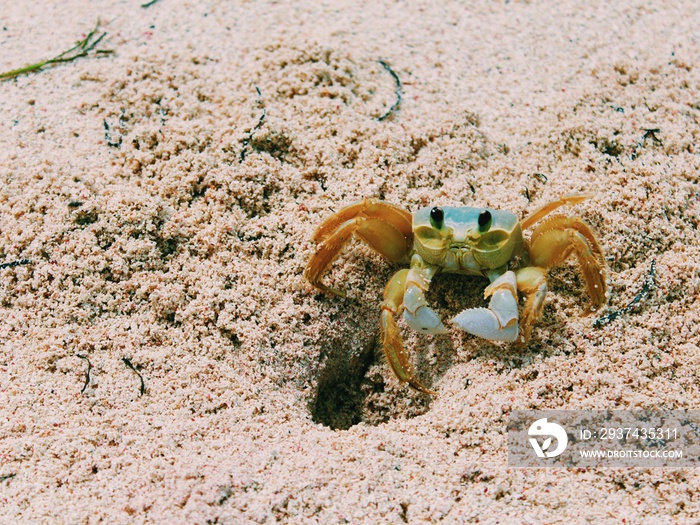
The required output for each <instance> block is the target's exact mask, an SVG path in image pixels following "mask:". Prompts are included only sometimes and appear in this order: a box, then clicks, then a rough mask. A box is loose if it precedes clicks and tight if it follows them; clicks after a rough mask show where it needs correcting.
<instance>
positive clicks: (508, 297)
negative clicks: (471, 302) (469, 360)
mask: <svg viewBox="0 0 700 525" xmlns="http://www.w3.org/2000/svg"><path fill="white" fill-rule="evenodd" d="M487 297H491V301H490V302H489V307H488V308H469V309H467V310H464V311H463V312H461V313H460V314H458V315H456V316H455V317H454V319H452V322H453V323H455V324H456V325H457V326H459V327H460V328H462V329H463V330H465V331H467V332H469V333H470V334H473V335H476V336H478V337H483V338H484V339H488V340H490V341H515V340H516V339H517V337H518V296H517V282H516V278H515V273H513V272H510V271H509V272H506V273H504V274H503V275H501V276H500V277H498V278H497V279H496V280H494V281H493V282H492V283H491V284H490V285H489V286H488V287H487V288H486V291H485V292H484V298H487Z"/></svg>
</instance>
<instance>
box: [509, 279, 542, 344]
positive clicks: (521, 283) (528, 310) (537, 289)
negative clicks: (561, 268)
mask: <svg viewBox="0 0 700 525" xmlns="http://www.w3.org/2000/svg"><path fill="white" fill-rule="evenodd" d="M515 278H516V279H517V282H518V291H520V292H523V294H525V308H523V313H522V316H521V317H522V323H521V326H522V333H521V335H520V341H521V342H523V343H527V342H528V341H529V340H530V334H531V333H532V326H533V325H534V324H535V323H536V322H537V321H539V319H540V317H542V309H543V308H544V298H545V297H546V295H547V272H546V271H545V270H543V269H542V268H538V267H536V266H527V267H525V268H521V269H520V270H518V271H517V272H516V273H515Z"/></svg>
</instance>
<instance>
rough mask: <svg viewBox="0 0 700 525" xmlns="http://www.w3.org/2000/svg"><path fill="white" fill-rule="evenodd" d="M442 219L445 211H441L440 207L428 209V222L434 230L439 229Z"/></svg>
mask: <svg viewBox="0 0 700 525" xmlns="http://www.w3.org/2000/svg"><path fill="white" fill-rule="evenodd" d="M444 220H445V212H444V211H442V208H440V207H439V206H435V207H434V208H433V209H432V210H430V224H431V225H432V226H433V228H435V229H436V230H441V229H442V224H443V222H444Z"/></svg>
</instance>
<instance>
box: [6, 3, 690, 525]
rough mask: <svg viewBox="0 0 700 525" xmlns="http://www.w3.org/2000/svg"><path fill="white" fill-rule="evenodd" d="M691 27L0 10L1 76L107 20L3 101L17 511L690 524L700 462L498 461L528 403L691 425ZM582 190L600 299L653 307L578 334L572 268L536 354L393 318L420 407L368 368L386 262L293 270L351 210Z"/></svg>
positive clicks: (590, 11)
mask: <svg viewBox="0 0 700 525" xmlns="http://www.w3.org/2000/svg"><path fill="white" fill-rule="evenodd" d="M697 7H698V6H697V2H695V1H685V2H683V1H676V2H670V1H667V2H665V1H662V0H649V1H625V2H574V1H564V2H544V1H533V2H526V1H522V2H516V1H512V2H486V1H482V2H478V1H477V2H466V3H456V2H445V3H438V2H421V3H419V2H412V3H407V2H363V3H358V2H350V1H334V2H325V3H320V2H313V1H309V0H306V1H300V2H287V1H281V2H269V3H264V2H258V1H249V2H219V1H205V2H177V1H175V0H161V1H160V2H157V3H156V4H154V5H152V6H151V7H148V8H142V7H140V6H139V3H138V1H134V2H125V1H112V2H108V1H102V2H86V1H79V0H66V1H64V2H45V3H32V2H9V1H4V2H2V5H0V71H6V70H10V69H14V68H16V67H20V66H23V65H25V64H29V63H32V62H36V61H38V60H42V59H46V58H49V57H51V56H54V55H56V54H58V53H60V52H61V51H63V50H64V49H66V48H67V47H69V46H70V45H71V43H72V42H74V41H76V40H78V39H80V38H83V36H84V35H85V34H86V33H87V32H88V31H89V30H90V29H92V27H93V26H94V24H95V22H96V21H97V20H98V19H99V20H100V21H101V28H102V30H104V31H106V32H107V33H108V35H107V37H106V38H105V40H104V41H103V42H101V43H100V49H103V50H113V53H112V54H108V55H104V56H101V57H95V56H91V57H89V58H82V59H80V60H77V61H75V62H72V63H68V64H61V65H57V66H56V67H53V68H47V69H46V70H44V71H42V72H39V73H35V74H31V75H25V76H21V77H19V78H17V79H16V80H10V81H6V82H2V83H0V116H1V117H2V118H0V144H2V147H1V148H0V177H1V179H0V180H1V181H2V185H1V186H0V263H2V262H10V261H13V260H19V259H24V258H26V259H29V260H30V261H31V264H27V265H22V266H18V267H14V268H6V269H3V270H0V479H1V480H2V481H0V522H2V523H71V524H74V523H98V522H102V523H118V522H120V523H175V524H177V523H183V524H205V523H220V524H223V523H227V524H228V523H230V524H234V523H235V524H237V523H323V524H332V523H368V524H370V523H398V524H401V523H437V522H442V523H477V522H478V523H529V524H538V523H626V524H630V523H632V524H639V523H649V524H652V523H653V524H671V523H681V524H683V523H697V520H698V519H699V518H698V516H699V515H700V495H699V494H700V490H699V489H700V472H698V470H693V469H685V470H684V469H660V468H654V469H652V468H648V469H643V468H638V469H619V468H618V469H613V468H605V469H578V470H561V469H560V470H547V469H529V470H525V469H516V468H508V467H507V466H506V461H507V451H506V422H507V418H508V414H509V413H510V412H511V411H513V410H517V409H526V408H537V409H555V408H556V409H582V408H596V409H600V408H620V409H621V408H629V407H665V408H673V409H683V408H686V409H691V408H698V403H699V401H700V391H699V389H698V384H699V378H698V373H699V372H698V370H700V351H699V349H698V343H699V339H700V334H699V329H700V328H699V327H700V322H699V320H698V308H699V306H700V302H699V300H698V296H699V295H700V237H699V236H698V222H699V220H700V218H699V215H700V191H699V190H698V173H699V169H700V156H699V155H698V141H699V140H700V45H699V44H700V42H699V40H700V32H699V31H698V28H699V27H700V15H699V14H698V13H699V11H698V9H697ZM379 59H382V60H384V61H386V62H387V63H388V64H390V66H391V68H392V69H393V70H394V71H395V72H396V74H397V75H398V76H399V77H400V79H401V81H402V83H403V99H402V102H401V104H400V106H399V108H398V111H396V112H395V113H394V114H393V115H392V116H391V117H390V118H388V119H386V120H384V121H381V122H380V121H378V120H377V117H379V116H380V115H382V114H383V113H384V112H385V111H386V110H387V109H388V108H389V107H391V105H392V104H393V103H394V101H395V95H394V89H395V85H394V80H393V78H392V77H391V75H390V74H389V73H388V72H387V71H386V70H385V69H384V68H383V67H382V66H381V65H380V63H379ZM256 88H257V89H259V90H260V95H258V93H257V91H256ZM263 111H264V112H265V118H264V120H263V121H262V123H261V125H260V126H259V128H258V129H256V130H255V132H254V133H252V137H251V130H253V129H254V128H255V126H256V124H257V123H258V122H260V118H261V115H262V113H263ZM105 123H106V125H107V126H108V127H109V136H106V134H105V127H104V126H105ZM649 129H658V131H657V132H654V134H653V136H652V135H650V134H649V133H648V132H647V131H645V130H649ZM108 142H111V143H113V144H117V143H120V147H116V146H115V145H112V146H110V145H109V144H108ZM244 149H245V153H244V154H243V155H242V151H243V150H244ZM242 156H243V157H244V158H243V161H242V162H241V157H242ZM536 174H542V175H544V177H542V176H540V175H536ZM526 188H527V192H528V194H529V197H530V201H528V199H527V198H526V194H525V193H526V191H525V190H526ZM576 192H591V193H594V194H595V197H594V198H593V199H591V200H590V201H587V202H585V203H583V204H581V205H578V206H575V207H573V208H570V209H568V210H566V212H567V213H570V214H575V215H580V216H581V217H583V218H584V219H585V220H586V221H587V222H588V223H590V224H591V225H592V226H593V228H594V229H595V230H596V232H597V233H598V235H599V238H600V241H601V243H602V245H603V247H604V250H605V252H606V256H607V257H608V261H609V282H610V287H611V292H612V295H611V300H610V308H611V309H613V308H620V307H622V306H624V305H625V304H627V303H628V302H629V301H630V300H631V299H632V298H633V297H634V296H635V295H636V294H637V293H638V292H639V291H640V289H641V286H642V283H643V280H644V276H645V275H646V272H647V271H648V268H649V265H650V263H651V261H652V260H656V262H657V285H656V287H655V289H654V291H653V293H652V294H651V296H650V297H648V298H647V299H646V300H645V301H644V302H643V303H642V304H641V305H640V307H639V308H638V309H636V310H634V311H633V312H631V313H630V314H629V315H626V316H623V317H621V318H619V319H617V320H616V321H614V322H612V323H610V324H609V325H607V326H605V327H603V328H600V329H597V330H596V329H593V328H592V318H591V317H581V316H580V313H581V311H582V309H583V308H584V307H585V305H586V302H587V297H586V292H585V291H584V288H583V282H582V280H581V277H580V274H579V272H578V269H577V268H576V266H575V265H574V263H569V264H565V265H564V266H562V267H561V268H560V269H557V270H554V271H552V272H551V274H550V275H551V279H550V285H551V293H550V295H549V297H548V300H547V304H546V307H545V311H544V319H543V321H542V322H541V323H540V324H539V325H538V326H537V327H536V328H535V330H534V334H533V340H532V341H531V343H530V344H529V346H528V347H527V348H524V349H523V348H517V347H513V346H510V345H505V344H493V343H488V342H485V341H483V340H479V339H476V338H474V337H472V336H469V335H467V334H465V333H462V332H459V331H458V330H456V329H452V330H451V331H450V334H449V336H441V337H426V336H420V335H416V334H414V333H411V332H409V331H408V329H407V328H406V326H405V325H402V330H403V334H404V337H405V343H406V346H407V348H408V349H409V351H410V352H411V354H412V356H413V360H414V363H415V364H416V368H417V371H418V374H419V377H420V378H421V380H422V381H423V382H424V383H425V384H426V385H427V386H429V387H431V388H433V389H435V390H437V391H438V395H437V396H436V397H435V398H433V399H430V398H428V397H427V396H425V395H422V394H419V393H416V392H414V391H412V390H410V389H409V388H407V387H406V386H405V385H402V384H400V383H399V382H398V381H397V380H396V379H395V378H394V377H393V376H392V374H391V371H390V370H389V368H388V366H387V365H386V363H384V362H383V360H382V359H381V358H380V354H381V348H380V345H379V344H378V315H379V303H380V301H381V292H382V289H383V287H384V285H385V284H386V282H387V280H388V278H389V276H390V275H391V274H392V272H393V271H395V270H396V267H395V266H392V265H391V264H388V263H387V262H385V261H384V260H382V259H381V258H380V257H378V256H376V255H374V254H372V253H371V252H370V251H369V249H367V248H366V247H364V246H362V245H360V244H359V243H354V244H352V246H351V249H350V250H349V251H347V252H346V253H345V254H343V255H342V256H341V257H340V258H339V259H338V260H337V262H336V263H335V264H334V266H333V268H332V270H331V271H330V272H329V274H328V275H327V277H326V279H327V281H328V282H329V283H330V284H332V285H333V286H337V287H339V288H343V289H345V290H347V292H348V296H349V299H346V300H342V299H337V298H332V297H327V296H324V295H322V294H319V293H317V292H315V291H314V290H312V289H311V287H310V286H309V285H308V283H306V282H305V281H304V279H303V277H302V271H303V269H304V267H305V265H306V262H307V260H308V258H309V257H310V255H311V254H312V252H313V249H314V247H313V245H312V244H311V243H310V241H309V239H310V236H311V235H312V233H313V231H314V229H315V228H316V226H317V225H318V224H319V223H320V221H321V220H323V219H324V218H326V217H327V216H329V215H330V214H331V213H333V210H338V209H339V208H340V207H342V206H343V205H345V204H348V203H351V202H354V201H356V200H358V199H361V198H363V197H381V198H383V199H386V200H387V201H390V202H392V203H395V204H399V205H401V206H405V207H406V208H407V209H409V210H415V209H417V208H419V207H421V206H424V205H427V204H429V203H441V204H444V205H455V204H464V205H474V206H481V205H488V206H491V207H497V208H504V209H509V210H512V211H514V212H516V213H517V214H519V215H520V216H525V215H526V214H527V213H528V212H530V211H532V210H533V209H535V208H536V207H537V206H539V205H540V204H543V203H545V202H547V201H549V200H552V199H554V198H557V197H559V196H561V195H565V194H568V193H576ZM484 286H485V283H484V282H483V281H482V280H480V279H476V278H467V277H444V278H442V277H441V278H438V279H436V282H435V283H434V286H433V287H432V289H431V292H430V293H429V295H428V299H429V301H430V302H431V304H433V305H435V307H436V308H437V309H438V311H439V312H440V314H441V315H442V316H443V317H444V318H445V319H450V318H451V317H452V316H454V315H455V314H456V313H457V312H459V311H460V310H462V309H463V308H467V307H473V306H481V305H482V304H483V299H482V293H483V288H484ZM78 354H80V355H83V356H85V357H87V358H88V359H89V360H90V363H91V365H92V371H91V377H90V382H89V384H88V385H87V387H86V388H85V391H84V392H83V393H81V389H82V388H83V384H84V382H85V372H86V369H87V362H86V361H85V360H83V359H80V358H78V357H77V355H78ZM123 358H127V359H129V360H130V362H131V363H133V364H134V366H135V367H136V368H137V370H138V371H139V372H140V373H141V374H142V376H143V378H144V381H145V386H146V393H145V395H143V396H141V395H140V394H139V378H138V377H137V375H136V374H135V373H134V372H133V371H132V370H130V369H129V368H127V367H126V366H125V364H124V362H123V361H122V359H123Z"/></svg>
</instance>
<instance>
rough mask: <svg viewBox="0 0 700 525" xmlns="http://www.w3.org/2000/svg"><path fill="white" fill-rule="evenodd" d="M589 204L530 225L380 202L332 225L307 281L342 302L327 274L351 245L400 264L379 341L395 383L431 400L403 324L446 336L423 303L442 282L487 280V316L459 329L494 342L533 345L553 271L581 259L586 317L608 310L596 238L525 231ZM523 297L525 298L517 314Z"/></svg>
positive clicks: (468, 317)
mask: <svg viewBox="0 0 700 525" xmlns="http://www.w3.org/2000/svg"><path fill="white" fill-rule="evenodd" d="M590 197H591V195H567V196H564V197H562V198H560V199H558V200H555V201H553V202H550V203H548V204H545V205H543V206H541V207H540V208H538V209H537V210H535V211H534V212H533V213H532V214H531V215H529V216H528V217H527V218H525V219H524V220H522V221H520V220H518V217H517V216H516V215H515V214H514V213H512V212H510V211H506V210H495V209H490V208H472V207H448V206H427V207H425V208H422V209H420V210H418V211H416V212H415V213H413V214H411V213H409V212H408V211H406V210H404V209H402V208H400V207H399V206H396V205H394V204H390V203H388V202H385V201H381V200H379V199H364V200H362V201H360V202H357V203H355V204H351V205H349V206H347V207H345V208H343V209H341V210H340V211H338V212H337V213H334V214H333V215H331V216H330V217H329V218H327V219H326V220H325V221H324V222H323V223H322V224H321V225H320V226H319V227H318V229H317V230H316V233H315V234H314V236H313V238H312V240H313V241H314V243H316V244H317V245H318V246H317V249H316V251H315V252H314V254H313V255H312V256H311V259H310V260H309V262H308V264H307V266H306V269H305V271H304V276H305V277H306V279H307V280H308V281H309V282H310V283H311V284H312V285H313V286H314V287H316V288H318V289H319V290H322V291H323V292H326V293H329V294H333V295H338V296H341V297H345V293H344V292H342V291H340V290H336V289H334V288H331V287H329V286H327V285H325V284H324V283H323V282H322V281H321V277H322V276H323V274H324V272H325V271H326V270H327V269H328V267H329V266H330V265H331V263H332V262H333V260H334V259H335V258H336V257H337V256H338V255H339V254H340V252H341V251H342V249H343V247H344V246H345V245H346V244H347V243H348V241H350V239H351V238H352V237H353V235H354V236H355V237H357V238H359V239H361V240H363V241H364V242H366V243H367V244H369V246H370V247H371V248H372V249H373V250H374V251H376V252H378V253H379V254H381V255H382V256H384V257H385V258H386V259H388V260H389V261H392V262H394V263H401V264H408V265H409V268H404V269H401V270H399V271H397V272H396V273H395V274H394V275H393V276H392V277H391V279H390V280H389V283H388V284H387V286H386V288H385V290H384V300H383V301H382V304H381V313H380V328H381V341H382V346H383V349H384V353H385V355H386V359H387V362H388V363H389V366H390V367H391V369H392V370H393V371H394V374H395V375H396V377H397V378H398V379H399V380H400V381H402V382H405V383H408V384H409V385H410V386H411V387H413V388H414V389H416V390H418V391H420V392H424V393H427V394H435V392H433V391H431V390H429V389H427V388H426V387H425V386H423V384H422V383H421V382H420V381H419V380H418V379H417V378H416V373H415V371H414V368H413V366H412V365H411V362H410V360H409V357H408V354H407V352H406V350H405V348H404V345H403V341H402V338H401V334H400V332H399V329H398V325H397V323H396V319H395V318H396V316H397V315H399V314H403V318H404V320H405V321H406V323H407V324H408V326H409V327H411V328H413V329H414V330H416V331H418V332H420V333H424V334H432V335H436V334H442V333H445V332H447V329H446V328H445V325H444V324H443V323H442V321H441V320H440V317H439V316H438V315H437V313H435V311H434V310H433V309H432V308H430V306H428V303H427V301H426V299H425V293H426V291H427V290H428V288H429V286H430V282H431V281H432V280H433V277H435V275H437V274H439V273H456V274H462V275H481V276H483V277H486V278H488V279H489V281H490V284H489V285H488V286H487V287H486V290H485V292H484V298H485V299H489V298H490V300H489V305H488V308H468V309H466V310H464V311H462V312H461V313H459V314H458V315H457V316H455V317H454V318H453V319H452V323H453V324H454V325H456V326H457V327H459V328H461V329H462V330H465V331H466V332H468V333H470V334H473V335H475V336H478V337H482V338H484V339H487V340H490V341H508V342H520V343H527V341H528V340H529V338H530V335H531V333H532V328H533V325H534V324H535V323H536V322H537V321H538V320H539V319H540V318H541V316H542V310H543V307H544V302H545V297H546V295H547V271H548V270H549V269H550V268H552V267H553V266H556V265H558V264H560V263H562V262H563V261H564V260H565V259H567V258H568V257H569V256H570V255H572V254H573V255H575V256H576V258H577V259H578V264H579V267H580V270H581V273H582V274H583V278H584V280H585V282H586V286H587V289H588V295H589V296H590V307H589V312H588V313H592V312H594V311H596V310H598V309H599V308H600V307H601V306H602V305H603V304H605V302H606V300H607V297H608V291H607V283H606V270H605V259H604V256H603V251H602V250H601V248H600V244H599V243H598V241H597V239H596V237H595V235H594V234H593V231H592V230H591V228H590V226H588V224H586V223H585V222H584V221H583V220H582V219H580V218H579V217H568V216H565V215H553V216H550V217H548V218H546V220H544V221H543V222H541V223H540V224H539V225H538V226H537V227H536V228H535V229H534V230H533V232H532V234H531V235H530V238H529V240H526V239H525V238H524V237H523V231H524V230H527V229H528V228H530V227H532V226H534V225H535V224H536V223H538V222H540V221H542V220H543V219H545V217H546V216H547V215H549V214H550V213H551V212H553V211H554V210H556V209H557V208H559V207H561V206H564V205H567V204H568V205H572V204H577V203H580V202H582V201H583V200H585V199H588V198H590ZM518 292H520V293H522V294H523V296H524V305H523V307H522V312H521V313H519V311H518Z"/></svg>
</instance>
